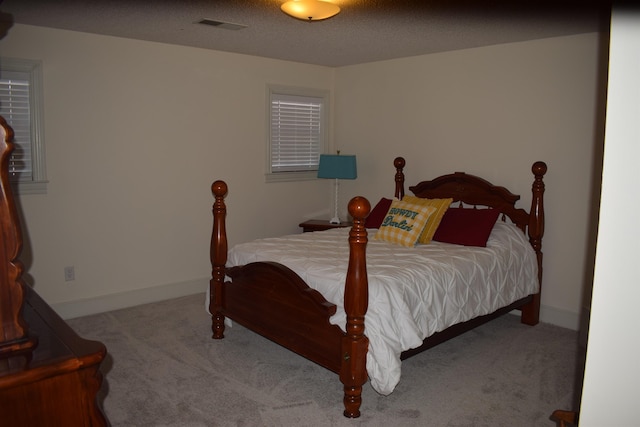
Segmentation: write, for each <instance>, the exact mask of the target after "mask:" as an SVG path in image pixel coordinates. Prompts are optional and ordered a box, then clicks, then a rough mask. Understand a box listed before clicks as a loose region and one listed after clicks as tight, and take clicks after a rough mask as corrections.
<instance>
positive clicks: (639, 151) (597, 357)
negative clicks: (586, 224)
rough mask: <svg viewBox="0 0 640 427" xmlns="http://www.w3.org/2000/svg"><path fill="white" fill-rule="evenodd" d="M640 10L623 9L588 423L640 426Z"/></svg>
mask: <svg viewBox="0 0 640 427" xmlns="http://www.w3.org/2000/svg"><path fill="white" fill-rule="evenodd" d="M638 46H640V12H638V11H635V12H628V11H625V10H623V9H615V8H614V11H613V15H612V25H611V56H610V62H609V92H608V94H609V95H608V104H607V128H606V137H605V152H604V168H603V174H602V202H601V209H600V227H599V230H598V250H597V255H596V266H595V275H594V283H593V304H592V307H591V322H590V325H589V341H588V347H587V361H586V368H585V375H584V386H583V395H582V404H581V409H580V426H583V427H591V426H593V427H600V426H605V425H606V426H620V427H630V426H637V425H638V394H637V389H638V383H640V369H638V354H639V353H640V339H638V332H637V324H638V316H637V305H638V300H639V299H640V287H639V286H638V284H639V283H640V270H638V266H637V262H638V254H639V253H640V248H639V243H638V242H640V231H639V229H638V226H637V213H638V211H639V210H640V201H639V200H638V187H639V185H640V180H639V179H638V173H637V167H638V159H640V122H639V121H638V118H640V80H639V79H638V76H640V50H638Z"/></svg>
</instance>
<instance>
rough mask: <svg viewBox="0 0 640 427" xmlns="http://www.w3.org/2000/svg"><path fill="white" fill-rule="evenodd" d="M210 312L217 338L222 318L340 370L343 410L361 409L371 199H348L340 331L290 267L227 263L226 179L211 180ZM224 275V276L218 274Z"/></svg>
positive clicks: (356, 412)
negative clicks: (347, 250) (348, 228)
mask: <svg viewBox="0 0 640 427" xmlns="http://www.w3.org/2000/svg"><path fill="white" fill-rule="evenodd" d="M211 190H212V192H213V194H214V196H215V202H214V205H213V232H212V235H211V265H212V274H211V277H212V278H211V282H210V300H209V311H210V312H211V315H212V319H211V322H212V326H211V329H212V331H213V338H214V339H222V338H224V331H225V324H224V321H225V317H229V318H230V319H232V320H234V321H235V322H237V323H239V324H241V325H243V326H245V327H246V328H248V329H250V330H252V331H254V332H256V333H258V334H260V335H262V336H264V337H266V338H268V339H270V340H272V341H274V342H276V343H278V344H280V345H282V346H284V347H285V348H287V349H289V350H292V351H294V352H296V353H298V354H300V355H302V356H304V357H306V358H307V359H309V360H312V361H314V362H316V363H318V364H319V365H321V366H324V367H325V368H327V369H329V370H331V371H334V372H336V373H338V374H339V375H340V380H341V381H342V383H343V384H344V399H343V401H344V407H345V410H344V415H345V416H347V417H350V418H355V417H358V416H360V404H361V399H362V398H361V396H362V386H363V385H364V383H365V382H366V381H367V379H368V376H367V370H366V356H367V351H368V345H369V341H368V339H367V337H366V336H365V335H364V318H365V314H366V312H367V306H368V302H369V294H368V281H367V270H366V258H365V257H366V254H365V249H366V245H367V230H366V228H365V219H366V217H367V216H368V215H369V211H370V209H371V205H370V204H369V201H368V200H367V199H365V198H363V197H355V198H353V199H352V200H351V201H350V203H349V213H350V214H351V216H352V217H353V222H354V224H353V227H352V229H351V231H350V233H349V248H350V253H349V266H348V269H347V276H346V281H345V292H344V307H345V312H346V315H347V322H346V326H345V330H346V333H345V332H343V331H342V329H340V327H338V326H336V325H332V324H331V323H330V322H329V319H330V317H331V316H332V315H333V314H335V312H336V306H335V305H334V304H332V303H330V302H328V301H327V300H325V299H324V297H323V296H322V295H321V294H320V293H319V292H317V291H316V290H314V289H311V288H309V286H308V285H307V284H306V283H305V282H304V281H303V280H302V279H301V278H300V277H299V276H298V275H297V274H296V273H295V272H293V271H292V270H291V269H289V268H288V267H286V266H283V265H281V264H278V263H275V262H255V263H251V264H247V265H243V266H237V267H231V268H226V267H225V265H226V263H227V249H228V244H227V236H226V228H225V217H226V205H225V203H224V197H225V196H226V194H227V185H226V183H224V182H223V181H216V182H214V183H213V185H212V186H211ZM227 277H228V278H230V280H229V281H227V280H226V279H225V278H227Z"/></svg>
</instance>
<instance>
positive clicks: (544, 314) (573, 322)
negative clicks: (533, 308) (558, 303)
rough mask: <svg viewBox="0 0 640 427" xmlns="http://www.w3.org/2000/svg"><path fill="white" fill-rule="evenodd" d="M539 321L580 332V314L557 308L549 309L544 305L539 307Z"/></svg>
mask: <svg viewBox="0 0 640 427" xmlns="http://www.w3.org/2000/svg"><path fill="white" fill-rule="evenodd" d="M540 321H541V322H544V323H551V324H552V325H556V326H561V327H563V328H567V329H571V330H574V331H579V330H580V313H574V312H572V311H567V310H561V309H559V308H554V307H549V306H545V305H543V306H541V307H540Z"/></svg>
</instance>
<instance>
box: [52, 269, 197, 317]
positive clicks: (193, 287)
mask: <svg viewBox="0 0 640 427" xmlns="http://www.w3.org/2000/svg"><path fill="white" fill-rule="evenodd" d="M208 287H209V279H208V278H203V279H195V280H190V281H187V282H181V283H171V284H168V285H161V286H154V287H151V288H144V289H136V290H133V291H127V292H119V293H117V294H111V295H103V296H100V297H95V298H86V299H82V300H77V301H69V302H62V303H58V304H52V305H51V306H52V308H53V309H54V310H55V311H56V312H57V313H58V315H59V316H60V317H62V318H63V319H73V318H74V317H81V316H88V315H91V314H97V313H104V312H105V311H112V310H119V309H121V308H127V307H133V306H136V305H141V304H149V303H152V302H157V301H164V300H168V299H172V298H179V297H183V296H186V295H193V294H198V293H202V294H204V292H205V291H206V290H207V288H208ZM202 301H203V304H204V296H203V299H202Z"/></svg>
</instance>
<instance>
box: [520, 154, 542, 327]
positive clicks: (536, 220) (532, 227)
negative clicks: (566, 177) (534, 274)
mask: <svg viewBox="0 0 640 427" xmlns="http://www.w3.org/2000/svg"><path fill="white" fill-rule="evenodd" d="M531 172H532V173H533V175H534V180H533V184H532V186H531V192H532V194H533V197H532V199H531V210H530V211H529V226H528V232H529V242H530V243H531V246H532V247H533V249H534V250H535V252H536V257H537V259H538V283H539V284H540V291H539V292H538V293H537V294H535V295H534V296H533V301H532V302H531V303H529V304H527V305H526V306H524V307H523V309H522V323H525V324H527V325H535V324H537V323H538V321H539V319H540V296H541V294H542V236H543V235H544V181H543V177H544V174H546V173H547V165H546V163H544V162H540V161H538V162H535V163H534V164H533V166H531Z"/></svg>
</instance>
